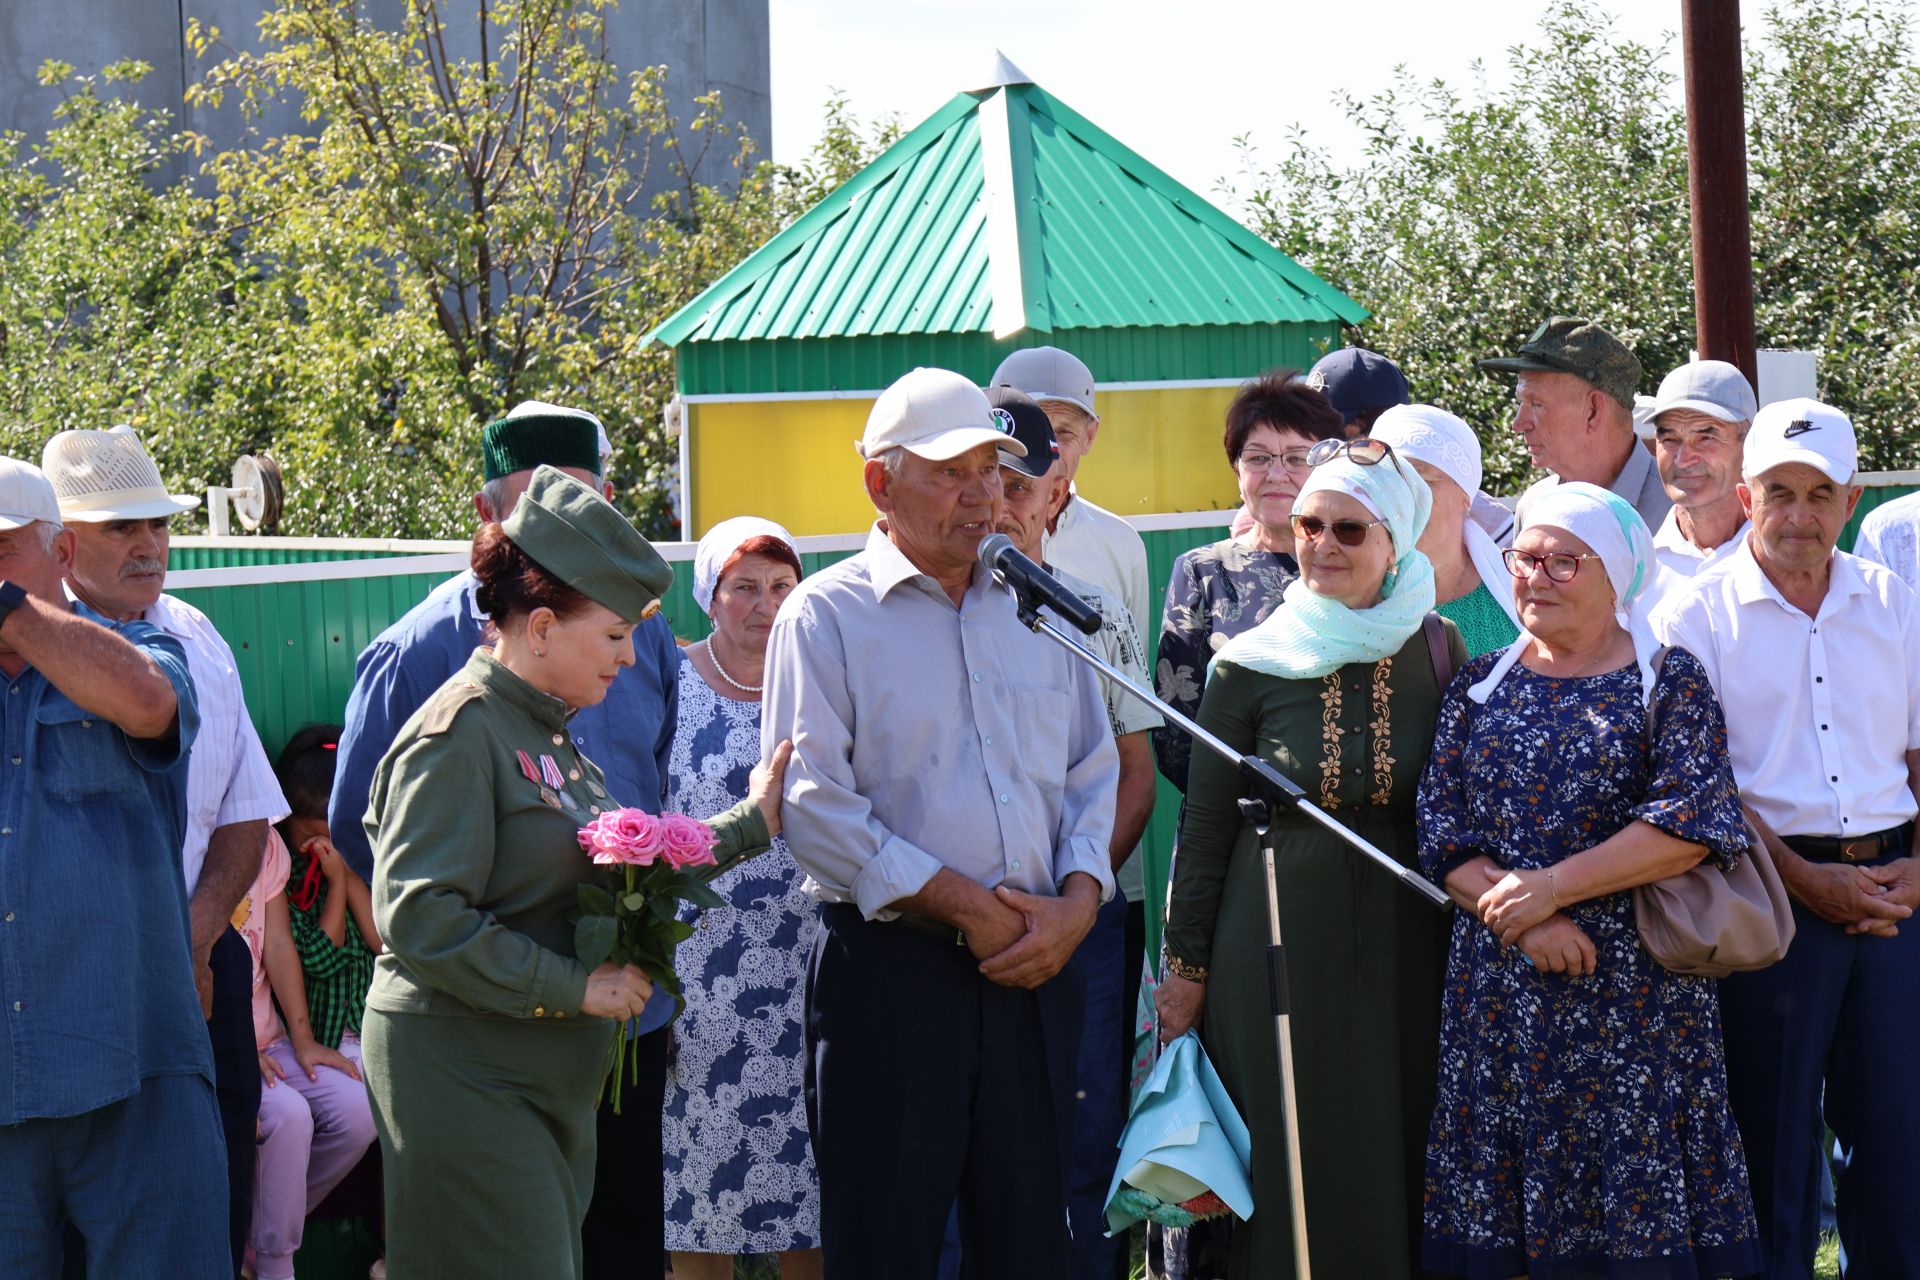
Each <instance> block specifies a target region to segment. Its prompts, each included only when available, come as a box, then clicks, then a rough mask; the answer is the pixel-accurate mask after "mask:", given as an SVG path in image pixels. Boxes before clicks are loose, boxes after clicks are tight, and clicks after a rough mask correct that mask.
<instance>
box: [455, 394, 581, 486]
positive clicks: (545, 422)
mask: <svg viewBox="0 0 1920 1280" xmlns="http://www.w3.org/2000/svg"><path fill="white" fill-rule="evenodd" d="M605 438H606V433H605V431H604V430H603V429H602V428H601V426H600V419H598V418H596V417H594V416H593V415H592V414H590V413H588V412H586V411H585V410H583V409H568V408H565V407H563V406H561V405H557V404H546V403H544V402H543V401H539V400H529V401H527V402H526V403H524V404H519V405H515V406H514V407H513V409H512V410H511V411H510V412H509V413H508V414H507V416H506V417H504V418H496V419H495V420H493V421H492V422H489V423H488V424H487V425H486V427H485V429H484V430H482V431H481V432H480V455H481V460H482V464H483V469H484V472H485V475H486V478H487V479H489V480H498V479H499V478H500V477H501V476H510V475H512V474H513V473H514V472H516V471H531V470H533V469H534V468H535V467H537V466H539V465H540V464H541V463H543V462H544V463H545V464H547V465H548V466H550V467H573V468H575V469H577V470H580V471H589V472H592V473H593V474H594V475H596V476H597V475H599V474H600V469H601V457H602V452H601V448H600V442H601V441H602V440H603V439H605Z"/></svg>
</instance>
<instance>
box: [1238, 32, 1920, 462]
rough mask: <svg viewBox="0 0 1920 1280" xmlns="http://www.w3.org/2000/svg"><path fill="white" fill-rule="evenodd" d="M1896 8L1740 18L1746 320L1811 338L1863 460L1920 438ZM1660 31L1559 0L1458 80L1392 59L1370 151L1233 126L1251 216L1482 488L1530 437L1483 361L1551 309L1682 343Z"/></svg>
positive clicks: (1919, 255) (1676, 189)
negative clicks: (1397, 381)
mask: <svg viewBox="0 0 1920 1280" xmlns="http://www.w3.org/2000/svg"><path fill="white" fill-rule="evenodd" d="M1907 16H1908V15H1907V13H1906V11H1905V10H1904V9H1902V8H1898V7H1895V8H1891V9H1889V7H1887V6H1874V7H1871V8H1866V7H1855V6H1853V5H1851V4H1848V3H1845V0H1792V2H1791V3H1780V4H1776V5H1775V6H1773V7H1771V8H1769V9H1768V10H1767V11H1766V13H1765V15H1764V17H1763V19H1762V21H1761V23H1760V24H1759V26H1758V28H1757V29H1756V28H1755V27H1753V26H1749V28H1748V30H1747V32H1746V40H1747V46H1748V65H1747V73H1746V95H1747V107H1748V115H1749V119H1750V121H1751V128H1750V137H1749V156H1750V159H1749V165H1750V197H1751V203H1752V210H1751V213H1752V223H1753V243H1754V273H1755V293H1756V331H1757V334H1758V338H1759V344H1760V345H1761V346H1762V347H1782V348H1797V349H1803V350H1810V351H1813V352H1815V353H1816V355H1817V357H1818V361H1819V369H1820V380H1821V391H1822V394H1823V395H1825V396H1826V397H1827V398H1828V399H1830V400H1831V401H1833V402H1834V403H1835V404H1837V405H1839V406H1841V407H1842V408H1844V409H1846V410H1847V411H1848V412H1849V413H1850V414H1852V415H1853V417H1854V421H1855V425H1856V426H1857V427H1858V428H1859V430H1860V436H1861V444H1862V449H1863V465H1865V466H1868V467H1875V468H1893V467H1898V466H1902V465H1906V466H1912V465H1915V464H1916V462H1917V461H1920V443H1917V442H1916V437H1915V433H1914V432H1913V430H1912V429H1911V426H1910V424H1912V423H1913V422H1915V421H1916V420H1920V382H1916V381H1915V380H1914V379H1913V378H1912V377H1911V373H1910V371H1911V369H1912V368H1913V367H1914V366H1913V359H1914V356H1915V354H1916V351H1915V346H1916V342H1920V294H1917V293H1916V290H1915V287H1914V286H1915V272H1916V268H1917V267H1920V225H1916V221H1915V219H1916V216H1920V202H1916V196H1920V150H1916V147H1917V146H1920V92H1917V91H1920V71H1916V69H1915V67H1914V66H1913V64H1912V49H1911V47H1910V44H1909V35H1908V23H1907ZM1666 52H1667V51H1666V49H1665V47H1664V46H1649V45H1645V44H1641V43H1639V42H1636V41H1632V40H1627V39H1624V38H1621V37H1619V36H1618V35H1617V34H1616V33H1615V32H1614V30H1613V27H1612V23H1611V21H1610V19H1608V18H1607V17H1606V16H1605V15H1603V14H1596V13H1595V12H1594V11H1593V10H1591V9H1590V8H1587V7H1585V6H1579V5H1574V4H1564V5H1561V6H1559V7H1557V8H1555V9H1554V10H1552V11H1551V12H1549V13H1548V15H1547V16H1546V17H1545V18H1544V19H1543V21H1542V24H1541V28H1540V32H1539V37H1538V39H1537V40H1535V41H1534V42H1532V43H1527V44H1519V45H1516V46H1514V47H1513V48H1511V49H1509V50H1508V51H1507V55H1506V56H1507V64H1506V71H1507V75H1506V77H1505V83H1504V84H1503V85H1500V86H1495V85H1494V84H1492V82H1491V81H1490V79H1489V77H1488V76H1487V75H1486V74H1485V70H1484V68H1482V67H1478V66H1476V68H1475V75H1474V83H1473V85H1472V87H1471V88H1470V89H1468V90H1462V89H1458V88H1455V87H1453V86H1449V85H1447V84H1444V83H1442V82H1439V81H1426V82H1423V81H1421V80H1419V79H1417V78H1416V77H1415V75H1414V74H1413V73H1412V72H1411V71H1409V70H1408V69H1406V68H1404V67H1403V68H1399V69H1397V70H1396V71H1395V73H1394V74H1393V76H1392V78H1391V80H1390V81H1389V82H1388V84H1387V86H1386V87H1385V88H1384V89H1382V90H1381V91H1380V92H1378V93H1376V94H1374V95H1373V96H1371V97H1368V98H1364V99H1362V98H1351V97H1350V98H1348V99H1347V100H1346V102H1345V108H1346V112H1347V115H1348V117H1349V118H1350V119H1351V120H1352V121H1353V122H1354V123H1356V124H1357V125H1359V126H1360V127H1361V129H1362V130H1363V131H1364V134H1365V138H1366V146H1365V152H1364V155H1363V158H1362V160H1361V161H1360V162H1359V163H1358V164H1355V165H1352V166H1349V167H1345V168H1343V167H1340V166H1337V165H1334V164H1333V163H1332V162H1331V161H1330V159H1329V157H1328V156H1327V154H1326V153H1325V152H1324V151H1323V150H1321V149H1319V148H1318V147H1316V146H1315V145H1314V144H1313V143H1312V141H1311V140H1310V139H1309V138H1307V137H1306V136H1305V135H1304V134H1303V133H1302V132H1300V131H1299V130H1295V131H1293V132H1292V133H1290V134H1289V135H1288V136H1287V138H1286V139H1285V140H1284V144H1283V147H1282V148H1281V150H1280V152H1279V155H1278V158H1277V159H1275V160H1273V161H1272V162H1270V163H1269V162H1266V161H1264V160H1263V158H1262V157H1261V156H1260V155H1259V153H1258V152H1257V151H1255V150H1254V149H1253V147H1252V145H1251V144H1250V143H1249V142H1247V141H1246V140H1245V139H1242V146H1243V158H1244V161H1245V164H1244V172H1243V174H1242V175H1241V181H1242V183H1243V184H1244V185H1243V189H1244V193H1245V194H1244V199H1245V201H1246V204H1247V207H1248V208H1249V209H1250V210H1251V216H1252V221H1253V225H1254V226H1255V228H1256V229H1257V230H1259V231H1260V232H1261V233H1262V234H1264V235H1266V236H1267V237H1268V238H1269V239H1271V240H1273V241H1274V242H1275V243H1276V244H1278V245H1279V246H1280V247H1281V248H1283V249H1285V250H1286V251H1287V252H1288V253H1290V254H1292V255H1293V256H1294V257H1296V258H1298V259H1299V260H1300V261H1301V262H1302V263H1303V264H1304V265H1306V266H1308V267H1309V268H1311V269H1313V270H1314V271H1315V272H1317V273H1319V274H1320V275H1322V276H1323V277H1325V278H1326V279H1328V280H1330V281H1332V282H1333V283H1334V284H1337V285H1338V286H1340V287H1341V288H1342V289H1344V290H1346V291H1347V292H1348V293H1349V294H1351V295H1352V296H1353V297H1355V298H1356V299H1358V300H1359V301H1360V302H1361V303H1363V304H1364V305H1366V306H1367V307H1368V308H1369V309H1370V310H1371V311H1372V312H1373V313H1374V318H1373V319H1372V320H1370V321H1369V322H1367V324H1366V325H1364V326H1362V327H1361V328H1360V329H1358V330H1357V331H1355V332H1354V333H1352V334H1351V335H1350V336H1351V338H1352V340H1353V341H1355V342H1358V343H1360V344H1362V345H1365V346H1369V347H1373V348H1375V349H1377V350H1379V351H1381V352H1383V353H1384V354H1386V355H1388V356H1391V357H1392V358H1393V359H1395V360H1396V361H1398V362H1400V364H1401V366H1402V367H1403V368H1404V369H1405V371H1406V373H1407V376H1408V379H1409V381H1410V382H1411V383H1412V385H1413V388H1414V391H1415V394H1416V396H1418V397H1420V398H1422V399H1426V400H1431V401H1432V402H1434V403H1437V404H1441V405H1444V406H1445V407H1447V408H1449V409H1452V410H1453V411H1454V412H1456V413H1459V414H1460V415H1461V416H1462V417H1464V418H1466V419H1467V420H1468V421H1469V422H1473V423H1475V424H1477V425H1478V426H1479V427H1480V429H1481V436H1482V439H1483V441H1484V442H1485V446H1486V450H1485V452H1486V461H1487V475H1488V487H1489V488H1494V489H1497V490H1503V491H1504V490H1511V489H1514V488H1517V487H1518V486H1519V484H1520V483H1521V482H1522V481H1523V480H1524V478H1525V475H1526V470H1527V460H1526V454H1525V451H1524V449H1522V448H1521V447H1520V446H1519V443H1518V440H1517V438H1516V437H1515V436H1514V435H1513V434H1512V433H1511V432H1509V431H1506V430H1505V429H1504V425H1505V424H1506V423H1507V422H1508V421H1509V420H1510V418H1511V410H1510V397H1511V385H1510V379H1507V378H1497V377H1491V376H1489V375H1486V374H1484V373H1481V372H1480V371H1479V370H1478V369H1477V368H1476V367H1475V361H1476V360H1478V359H1479V358H1481V357H1483V356H1487V355H1491V354H1496V353H1501V352H1506V351H1509V350H1511V349H1512V348H1513V347H1514V346H1515V345H1516V344H1518V343H1519V342H1520V341H1521V340H1523V339H1524V338H1525V337H1526V335H1527V334H1528V333H1529V332H1530V331H1531V330H1532V329H1533V327H1534V326H1535V325H1537V324H1538V323H1539V322H1540V320H1541V319H1543V318H1544V317H1546V316H1547V315H1549V314H1554V313H1558V314H1570V315H1586V316H1590V317H1593V318H1595V319H1597V320H1600V321H1601V322H1602V323H1604V324H1606V325H1607V327H1608V328H1610V329H1612V330H1613V331H1614V332H1615V333H1617V334H1618V335H1619V336H1620V337H1621V338H1622V339H1623V340H1625V341H1626V342H1627V343H1629V344H1630V345H1631V346H1632V347H1633V348H1634V350H1635V351H1636V352H1637V353H1638V355H1639V356H1640V359H1641V361H1642V363H1643V364H1644V365H1645V366H1646V369H1647V371H1648V385H1647V386H1646V387H1645V388H1644V389H1645V390H1647V391H1651V390H1652V389H1653V383H1654V382H1655V381H1656V380H1657V379H1658V378H1659V377H1660V375H1661V374H1663V373H1664V372H1665V371H1666V370H1668V369H1671V368H1672V367H1673V366H1674V365H1676V364H1678V363H1680V362H1682V361H1684V360H1685V359H1686V358H1687V355H1688V352H1689V351H1690V350H1691V349H1692V347H1693V343H1694V328H1693V264H1692V249H1691V233H1690V229H1689V207H1688V196H1687V167H1686V117H1685V111H1684V107H1683V106H1682V104H1681V101H1680V96H1679V93H1678V91H1677V87H1676V86H1675V84H1674V78H1673V75H1672V74H1671V73H1670V72H1669V71H1668V70H1666V61H1665V57H1664V55H1665V54H1666Z"/></svg>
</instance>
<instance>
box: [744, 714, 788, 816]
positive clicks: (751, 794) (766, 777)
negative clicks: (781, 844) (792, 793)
mask: <svg viewBox="0 0 1920 1280" xmlns="http://www.w3.org/2000/svg"><path fill="white" fill-rule="evenodd" d="M792 758H793V743H792V742H791V741H790V740H788V739H785V738H783V739H781V741H780V745H779V746H777V747H775V748H774V749H773V756H772V758H771V759H769V760H768V761H767V762H766V763H765V764H760V765H755V766H754V770H753V773H752V774H751V775H750V776H749V778H748V780H747V799H749V800H751V801H753V804H754V807H755V808H757V809H759V810H760V816H761V817H763V818H765V819H766V820H767V836H768V837H769V838H772V837H773V836H777V835H779V834H780V797H781V795H782V794H783V793H784V791H785V789H786V781H787V761H789V760H791V759H792Z"/></svg>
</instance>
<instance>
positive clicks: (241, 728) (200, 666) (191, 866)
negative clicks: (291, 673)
mask: <svg viewBox="0 0 1920 1280" xmlns="http://www.w3.org/2000/svg"><path fill="white" fill-rule="evenodd" d="M141 620H142V621H143V622H146V623H149V624H151V625H152V626H155V627H158V628H159V629H160V630H162V631H164V632H166V633H167V634H168V635H170V636H172V637H173V638H174V639H176V640H178V641H179V642H180V644H181V646H182V647H184V648H185V649H186V651H187V670H188V671H189V672H190V673H191V674H192V676H193V687H194V692H195V694H196V695H197V696H198V698H199V701H200V734H199V736H198V737H196V738H195V739H194V740H193V751H192V754H191V755H189V756H188V758H187V839H186V845H185V847H184V848H183V849H182V850H181V865H182V869H183V870H184V871H185V873H186V880H187V893H188V894H189V895H191V894H192V893H193V890H194V887H195V886H196V885H198V884H199V883H200V868H201V867H202V866H203V865H204V864H205V863H206V860H207V842H208V840H210V839H211V838H212V836H213V832H214V828H216V827H224V826H228V825H230V824H232V823H235V822H252V821H255V820H258V819H264V820H266V821H268V822H278V821H279V820H280V819H282V818H284V817H286V816H287V801H286V797H285V796H283V795H282V794H281V793H280V783H279V780H278V779H276V778H275V777H274V776H273V766H272V765H271V764H270V763H269V762H268V760H267V753H266V749H265V748H263V747H262V746H261V745H260V735H259V734H258V733H256V732H254V728H253V720H252V718H251V717H249V716H248V715H247V704H246V699H245V697H244V696H243V695H242V694H241V692H240V672H239V670H238V669H237V668H236V666H235V664H234V660H233V650H232V649H231V648H229V647H228V645H227V642H226V641H225V640H223V639H222V638H221V636H220V633H219V632H218V631H216V630H214V628H213V623H212V622H210V621H208V619H207V615H206V614H204V613H202V612H200V611H199V610H198V609H196V608H194V607H193V606H192V605H190V604H187V603H186V602H185V601H183V600H179V599H177V598H175V597H173V596H168V595H163V596H161V597H160V599H159V600H158V601H156V602H155V603H154V605H153V607H152V608H151V609H148V610H147V612H146V616H145V617H144V618H143V619H141Z"/></svg>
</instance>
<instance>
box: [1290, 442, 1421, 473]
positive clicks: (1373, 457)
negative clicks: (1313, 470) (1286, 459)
mask: <svg viewBox="0 0 1920 1280" xmlns="http://www.w3.org/2000/svg"><path fill="white" fill-rule="evenodd" d="M1339 457H1346V458H1349V459H1351V460H1352V461H1354V462H1357V463H1359V464H1360V465H1361V466H1363V467H1374V466H1378V465H1380V464H1381V463H1382V462H1385V461H1386V460H1387V459H1388V458H1392V459H1393V464H1394V465H1395V466H1396V467H1397V466H1399V465H1400V459H1399V458H1398V457H1397V456H1396V455H1395V454H1394V452H1393V446H1392V445H1390V444H1388V443H1387V442H1386V441H1385V440H1375V439H1374V438H1373V437H1371V436H1355V437H1354V438H1353V439H1351V440H1322V441H1321V442H1320V443H1319V444H1316V445H1315V446H1313V448H1311V449H1309V450H1307V465H1308V466H1313V467H1317V466H1319V465H1321V464H1322V463H1325V462H1332V461H1333V460H1334V459H1335V458H1339Z"/></svg>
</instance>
